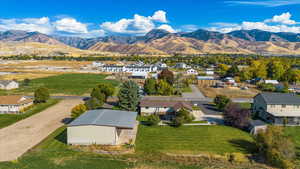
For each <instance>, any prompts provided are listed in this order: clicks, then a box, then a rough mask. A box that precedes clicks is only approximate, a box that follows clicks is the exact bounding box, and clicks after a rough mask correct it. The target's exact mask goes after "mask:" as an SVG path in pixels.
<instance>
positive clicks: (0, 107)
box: [0, 96, 33, 114]
mask: <svg viewBox="0 0 300 169" xmlns="http://www.w3.org/2000/svg"><path fill="white" fill-rule="evenodd" d="M32 104H33V100H32V99H30V98H26V97H24V96H0V114H20V113H22V111H23V110H24V109H25V108H27V107H29V106H31V105H32Z"/></svg>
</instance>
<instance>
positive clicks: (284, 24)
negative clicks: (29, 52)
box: [0, 0, 300, 37]
mask: <svg viewBox="0 0 300 169" xmlns="http://www.w3.org/2000/svg"><path fill="white" fill-rule="evenodd" d="M299 10H300V0H184V1H182V0H181V1H180V0H151V1H149V0H60V1H56V0H55V1H54V0H2V2H1V5H0V31H5V30H9V29H16V30H25V31H39V32H42V33H45V34H50V35H67V36H82V37H95V36H105V35H110V34H127V35H131V34H135V35H142V34H145V33H146V32H148V31H149V30H151V29H154V28H161V29H165V30H168V31H170V32H180V31H193V30H195V29H198V28H204V29H209V30H214V31H220V32H230V31H233V30H239V29H262V30H267V31H273V32H281V31H286V32H295V33H300V24H299V22H300V13H299Z"/></svg>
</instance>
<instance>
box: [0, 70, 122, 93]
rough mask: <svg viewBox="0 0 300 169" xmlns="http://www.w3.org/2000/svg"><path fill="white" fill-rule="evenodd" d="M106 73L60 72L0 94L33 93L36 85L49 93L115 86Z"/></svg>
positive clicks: (84, 90) (74, 91)
mask: <svg viewBox="0 0 300 169" xmlns="http://www.w3.org/2000/svg"><path fill="white" fill-rule="evenodd" d="M105 77H106V75H100V74H61V75H56V76H49V77H44V78H37V79H32V80H30V83H29V84H28V85H25V84H24V83H21V86H20V88H19V89H16V90H11V91H4V90H2V91H0V94H2V95H3V94H33V92H34V91H35V90H36V89H37V88H38V87H41V86H43V87H46V88H48V89H49V91H50V93H51V94H58V95H83V94H86V93H89V92H90V90H91V89H92V88H94V87H95V86H96V85H97V84H99V83H103V82H104V83H111V84H113V85H115V86H117V85H118V84H119V83H118V82H117V81H114V80H105Z"/></svg>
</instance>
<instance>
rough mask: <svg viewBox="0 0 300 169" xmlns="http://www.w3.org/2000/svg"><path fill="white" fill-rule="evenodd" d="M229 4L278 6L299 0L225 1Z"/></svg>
mask: <svg viewBox="0 0 300 169" xmlns="http://www.w3.org/2000/svg"><path fill="white" fill-rule="evenodd" d="M225 3H227V4H229V5H252V6H264V7H278V6H286V5H296V4H300V1H299V0H254V1H225Z"/></svg>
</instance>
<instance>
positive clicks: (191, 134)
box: [136, 125, 255, 154]
mask: <svg viewBox="0 0 300 169" xmlns="http://www.w3.org/2000/svg"><path fill="white" fill-rule="evenodd" d="M254 147H255V146H254V144H253V139H252V137H251V136H250V135H249V134H248V133H246V132H243V131H241V130H238V129H235V128H232V127H227V126H182V127H180V128H173V127H169V126H157V127H147V126H142V125H140V127H139V130H138V137H137V141H136V150H137V152H146V153H149V152H153V153H156V152H162V153H175V154H182V153H183V154H197V153H201V152H202V153H203V152H206V153H217V154H224V153H232V152H241V153H246V154H248V153H251V152H252V151H253V149H254Z"/></svg>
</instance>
